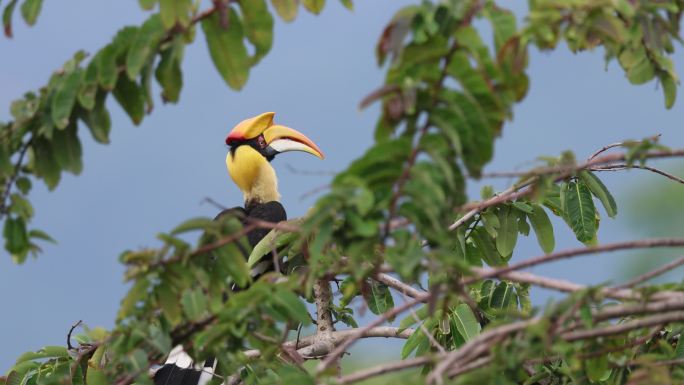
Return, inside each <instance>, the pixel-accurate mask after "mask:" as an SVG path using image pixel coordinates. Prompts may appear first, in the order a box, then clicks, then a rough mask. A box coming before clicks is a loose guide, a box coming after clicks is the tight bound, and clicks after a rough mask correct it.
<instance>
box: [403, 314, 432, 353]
mask: <svg viewBox="0 0 684 385" xmlns="http://www.w3.org/2000/svg"><path fill="white" fill-rule="evenodd" d="M435 324H436V321H435V320H434V319H431V320H428V321H426V322H424V323H423V327H420V328H416V331H414V332H413V334H411V336H410V337H409V338H407V339H406V342H405V343H404V347H403V348H402V349H401V359H402V360H403V359H406V357H408V356H409V355H411V353H412V352H413V351H414V350H416V349H417V348H418V347H419V346H421V345H424V344H429V343H430V340H429V339H428V336H426V335H425V333H424V332H423V330H431V329H432V328H434V327H435Z"/></svg>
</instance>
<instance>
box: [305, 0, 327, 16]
mask: <svg viewBox="0 0 684 385" xmlns="http://www.w3.org/2000/svg"><path fill="white" fill-rule="evenodd" d="M302 3H303V4H304V8H306V9H307V10H308V11H309V12H313V13H315V14H319V13H321V11H322V10H323V7H324V6H325V0H302Z"/></svg>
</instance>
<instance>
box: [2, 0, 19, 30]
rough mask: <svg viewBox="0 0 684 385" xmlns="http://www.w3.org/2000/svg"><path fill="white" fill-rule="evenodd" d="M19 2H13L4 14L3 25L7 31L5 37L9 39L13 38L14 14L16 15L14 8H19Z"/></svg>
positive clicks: (14, 0) (15, 0)
mask: <svg viewBox="0 0 684 385" xmlns="http://www.w3.org/2000/svg"><path fill="white" fill-rule="evenodd" d="M17 1H18V0H11V1H10V2H9V4H7V5H6V6H5V10H4V11H3V12H2V25H3V27H4V29H5V36H7V37H12V14H13V13H14V8H15V7H16V6H17Z"/></svg>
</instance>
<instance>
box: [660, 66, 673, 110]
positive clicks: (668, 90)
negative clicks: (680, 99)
mask: <svg viewBox="0 0 684 385" xmlns="http://www.w3.org/2000/svg"><path fill="white" fill-rule="evenodd" d="M660 83H661V84H662V85H663V94H664V95H665V108H667V109H668V110H669V109H670V108H672V106H674V102H675V99H676V98H677V84H675V80H674V79H673V78H672V77H671V76H669V75H663V76H661V77H660Z"/></svg>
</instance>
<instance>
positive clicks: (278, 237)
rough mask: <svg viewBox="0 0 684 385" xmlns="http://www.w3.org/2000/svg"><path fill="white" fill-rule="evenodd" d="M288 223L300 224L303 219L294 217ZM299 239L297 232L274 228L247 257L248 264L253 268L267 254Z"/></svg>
mask: <svg viewBox="0 0 684 385" xmlns="http://www.w3.org/2000/svg"><path fill="white" fill-rule="evenodd" d="M285 223H287V224H293V225H299V224H301V223H302V219H292V220H289V221H287V222H285ZM295 239H297V233H296V232H289V231H286V230H281V229H273V230H271V231H269V232H268V234H266V236H265V237H263V238H262V239H261V240H260V241H259V243H257V244H256V245H255V246H254V248H253V249H252V252H251V253H250V254H249V258H248V259H247V265H248V266H249V267H250V268H251V267H254V265H256V264H257V262H259V261H260V260H261V259H262V258H263V257H264V256H265V255H268V256H270V255H271V253H272V252H273V250H279V249H280V248H281V247H283V246H285V245H288V244H290V243H292V241H294V240H295Z"/></svg>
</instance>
